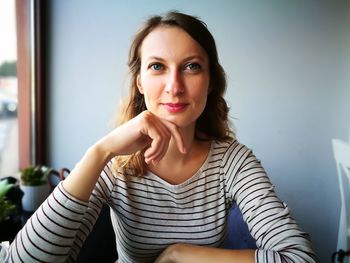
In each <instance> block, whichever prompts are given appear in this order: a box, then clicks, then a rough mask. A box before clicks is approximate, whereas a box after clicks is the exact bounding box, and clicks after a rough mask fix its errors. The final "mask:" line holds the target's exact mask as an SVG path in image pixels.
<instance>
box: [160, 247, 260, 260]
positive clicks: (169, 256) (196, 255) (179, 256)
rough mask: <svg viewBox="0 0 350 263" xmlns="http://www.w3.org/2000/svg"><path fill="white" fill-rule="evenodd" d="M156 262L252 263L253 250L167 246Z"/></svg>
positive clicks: (253, 257)
mask: <svg viewBox="0 0 350 263" xmlns="http://www.w3.org/2000/svg"><path fill="white" fill-rule="evenodd" d="M156 262H157V263H176V262H181V263H196V262H200V263H207V262H208V263H212V262H220V263H226V262H227V263H233V262H239V263H252V262H255V250H248V249H247V250H232V249H221V248H212V247H203V246H195V245H189V244H175V245H172V246H169V247H168V248H167V249H166V250H165V251H164V252H163V253H162V255H160V256H159V258H158V259H157V261H156Z"/></svg>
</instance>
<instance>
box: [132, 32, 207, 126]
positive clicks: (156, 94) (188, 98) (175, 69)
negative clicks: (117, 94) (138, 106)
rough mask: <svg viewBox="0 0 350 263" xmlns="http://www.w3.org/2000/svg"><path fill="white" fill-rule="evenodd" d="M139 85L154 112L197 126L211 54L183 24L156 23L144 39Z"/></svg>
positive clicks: (202, 105) (161, 116)
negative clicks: (161, 24)
mask: <svg viewBox="0 0 350 263" xmlns="http://www.w3.org/2000/svg"><path fill="white" fill-rule="evenodd" d="M137 86H138V89H139V91H140V92H141V93H142V94H143V95H144V98H145V103H146V107H147V109H148V110H149V111H151V112H152V113H153V114H155V115H157V116H158V117H160V118H163V119H166V120H168V121H170V122H173V123H175V124H176V125H177V126H178V127H190V126H192V127H194V125H195V121H196V120H197V119H198V117H199V116H200V115H201V113H202V112H203V110H204V108H205V105H206V102H207V96H208V92H209V62H208V56H207V54H206V52H205V51H204V49H203V48H202V47H201V46H200V45H199V44H198V43H197V42H196V41H195V40H194V39H193V38H192V37H191V36H190V35H189V34H187V33H186V31H184V30H182V29H181V28H179V27H170V26H160V27H157V28H155V29H154V30H153V31H152V32H151V33H149V34H148V35H147V37H146V38H145V39H144V40H143V43H142V46H141V69H140V74H139V75H138V77H137Z"/></svg>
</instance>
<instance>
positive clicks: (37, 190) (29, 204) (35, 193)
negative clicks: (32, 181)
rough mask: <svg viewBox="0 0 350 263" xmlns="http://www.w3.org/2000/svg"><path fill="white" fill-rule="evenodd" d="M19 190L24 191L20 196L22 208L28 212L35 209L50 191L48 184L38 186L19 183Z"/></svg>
mask: <svg viewBox="0 0 350 263" xmlns="http://www.w3.org/2000/svg"><path fill="white" fill-rule="evenodd" d="M21 190H22V191H23V193H24V196H23V198H22V208H23V210H24V211H29V212H33V211H35V210H37V209H38V207H39V206H40V205H41V204H42V202H44V201H45V199H46V198H47V197H48V196H49V193H50V188H49V185H48V184H44V185H38V186H29V185H21Z"/></svg>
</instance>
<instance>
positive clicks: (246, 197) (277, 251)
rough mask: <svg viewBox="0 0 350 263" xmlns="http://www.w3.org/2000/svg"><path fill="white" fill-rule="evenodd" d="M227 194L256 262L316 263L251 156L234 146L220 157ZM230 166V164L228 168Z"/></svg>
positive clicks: (308, 244) (303, 236)
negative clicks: (251, 239)
mask: <svg viewBox="0 0 350 263" xmlns="http://www.w3.org/2000/svg"><path fill="white" fill-rule="evenodd" d="M223 159H224V161H223V163H224V165H223V172H224V173H225V176H226V184H227V191H228V192H229V193H230V194H231V198H232V200H233V201H235V202H236V203H237V205H238V206H239V208H240V210H241V212H242V214H243V219H244V221H245V222H246V223H247V224H248V228H249V231H250V233H251V234H252V236H253V237H254V238H255V240H256V244H257V247H258V249H257V251H256V261H257V262H318V259H317V256H316V254H315V252H314V251H313V249H312V245H311V241H310V239H309V236H308V235H307V234H306V233H305V232H303V231H302V230H301V229H300V227H299V226H298V224H297V223H296V221H295V220H294V218H293V217H292V216H291V214H290V211H289V208H288V207H287V205H286V204H285V203H284V202H282V201H281V200H280V199H279V198H278V197H277V195H276V193H275V191H274V187H273V185H272V184H271V182H270V179H269V178H268V176H267V175H266V172H265V170H264V168H263V167H262V166H261V163H260V161H259V160H257V159H256V157H255V156H254V154H253V153H252V152H251V151H250V150H249V149H247V148H246V147H245V146H243V145H241V144H238V143H235V144H233V145H231V146H230V149H229V150H228V151H227V153H226V156H225V157H224V158H223ZM230 164H232V165H230Z"/></svg>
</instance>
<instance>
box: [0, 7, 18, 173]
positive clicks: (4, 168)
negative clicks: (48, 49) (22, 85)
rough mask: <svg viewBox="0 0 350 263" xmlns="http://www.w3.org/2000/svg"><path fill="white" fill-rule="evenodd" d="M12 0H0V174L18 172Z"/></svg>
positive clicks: (15, 50)
mask: <svg viewBox="0 0 350 263" xmlns="http://www.w3.org/2000/svg"><path fill="white" fill-rule="evenodd" d="M15 15H16V13H15V0H5V1H4V0H0V36H1V41H0V177H4V176H13V175H15V174H16V173H17V172H18V167H19V158H18V156H19V154H18V119H17V111H18V99H17V94H18V89H17V38H16V16H15Z"/></svg>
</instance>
